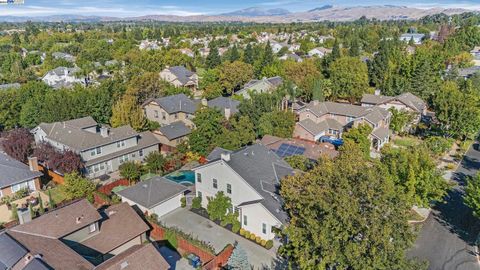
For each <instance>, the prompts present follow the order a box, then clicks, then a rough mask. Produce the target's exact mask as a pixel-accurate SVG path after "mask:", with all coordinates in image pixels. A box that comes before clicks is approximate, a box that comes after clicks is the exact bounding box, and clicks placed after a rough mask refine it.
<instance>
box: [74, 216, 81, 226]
mask: <svg viewBox="0 0 480 270" xmlns="http://www.w3.org/2000/svg"><path fill="white" fill-rule="evenodd" d="M82 219H83V215H81V216H79V217H77V219H76V220H75V222H76V223H77V224H79V223H80V222H81V221H82Z"/></svg>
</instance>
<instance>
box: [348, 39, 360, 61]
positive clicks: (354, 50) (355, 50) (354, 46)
mask: <svg viewBox="0 0 480 270" xmlns="http://www.w3.org/2000/svg"><path fill="white" fill-rule="evenodd" d="M348 54H349V55H350V56H352V57H358V56H360V44H358V38H354V39H353V40H352V42H351V44H350V50H349V51H348Z"/></svg>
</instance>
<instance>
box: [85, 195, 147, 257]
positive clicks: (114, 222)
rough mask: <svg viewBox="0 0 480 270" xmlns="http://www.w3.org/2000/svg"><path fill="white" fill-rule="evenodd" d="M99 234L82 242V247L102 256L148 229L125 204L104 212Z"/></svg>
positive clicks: (109, 208)
mask: <svg viewBox="0 0 480 270" xmlns="http://www.w3.org/2000/svg"><path fill="white" fill-rule="evenodd" d="M103 214H104V219H103V220H102V221H100V224H99V227H100V233H98V234H97V235H95V236H92V237H90V238H88V239H87V240H85V241H83V242H82V245H84V246H86V247H89V248H92V249H95V250H97V251H99V252H101V253H103V254H106V253H108V252H109V251H112V250H113V249H115V248H117V247H118V246H120V245H122V244H124V243H126V242H128V241H130V240H131V239H133V238H135V237H137V236H139V235H141V234H142V233H144V232H146V231H148V230H149V229H150V228H149V227H148V225H147V224H146V223H145V222H144V221H143V219H142V218H141V217H140V216H139V215H138V214H137V213H136V212H135V210H133V208H132V207H131V206H130V205H128V204H127V203H121V204H116V205H112V206H110V207H108V208H107V209H105V211H104V213H103Z"/></svg>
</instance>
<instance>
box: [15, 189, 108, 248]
mask: <svg viewBox="0 0 480 270" xmlns="http://www.w3.org/2000/svg"><path fill="white" fill-rule="evenodd" d="M99 219H101V216H100V214H99V213H98V212H97V210H96V209H95V208H94V207H93V206H92V205H91V204H90V203H89V202H88V201H87V200H85V199H83V200H80V201H77V202H74V203H72V204H69V205H66V206H64V207H62V208H59V209H57V210H55V211H52V212H49V213H46V214H44V215H42V216H40V217H38V218H36V219H34V220H32V221H30V222H28V223H25V224H21V225H18V226H15V227H13V228H12V229H11V231H14V232H21V233H25V234H29V235H36V236H43V237H47V238H52V239H54V238H60V237H63V236H65V235H68V234H70V233H72V232H75V231H77V230H79V229H81V228H83V227H86V226H88V225H89V224H91V223H94V222H95V221H97V220H99Z"/></svg>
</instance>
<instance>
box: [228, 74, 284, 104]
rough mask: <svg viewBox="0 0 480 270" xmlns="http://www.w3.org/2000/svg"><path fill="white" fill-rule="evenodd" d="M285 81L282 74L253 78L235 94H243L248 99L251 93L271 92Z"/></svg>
mask: <svg viewBox="0 0 480 270" xmlns="http://www.w3.org/2000/svg"><path fill="white" fill-rule="evenodd" d="M282 83H283V79H282V77H280V76H276V77H271V78H265V77H264V78H263V79H261V80H251V81H249V82H248V83H247V84H245V85H244V86H243V88H242V89H241V90H239V91H237V92H235V95H241V96H243V97H244V98H246V99H249V98H250V93H251V92H254V93H257V94H258V93H266V92H268V93H270V92H272V91H274V90H275V89H277V87H279V86H280V85H281V84H282Z"/></svg>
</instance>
